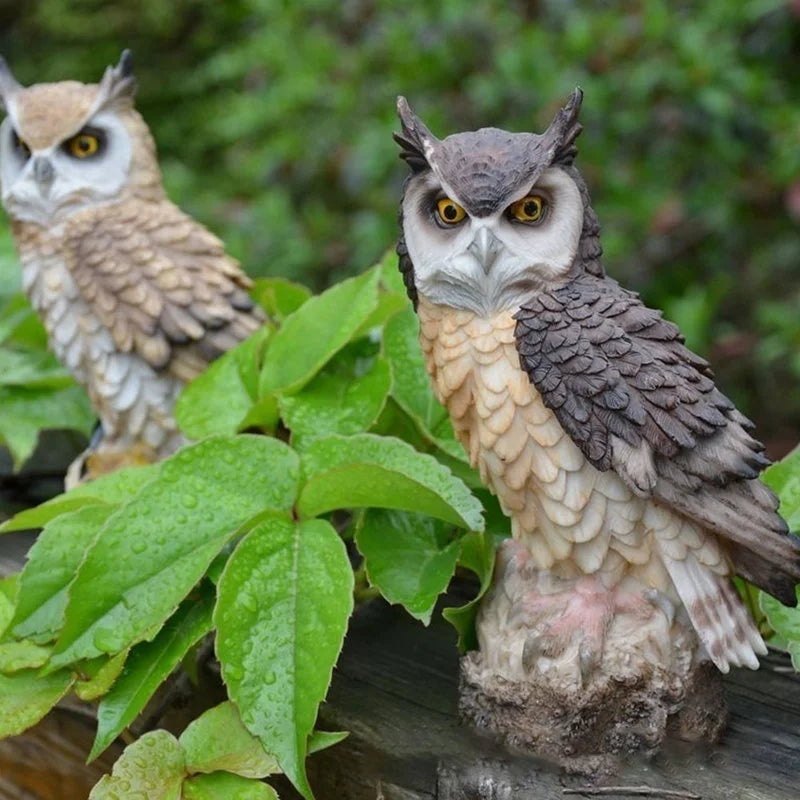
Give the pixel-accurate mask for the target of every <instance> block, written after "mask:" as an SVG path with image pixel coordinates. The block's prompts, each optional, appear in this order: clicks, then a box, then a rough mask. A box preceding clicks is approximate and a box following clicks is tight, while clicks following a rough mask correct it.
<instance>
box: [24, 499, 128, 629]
mask: <svg viewBox="0 0 800 800" xmlns="http://www.w3.org/2000/svg"><path fill="white" fill-rule="evenodd" d="M116 508H117V507H116V506H112V505H105V504H103V505H89V506H85V507H83V508H81V509H78V510H77V511H73V512H71V513H69V514H63V515H62V516H60V517H57V518H56V519H53V520H51V521H50V522H48V523H47V524H46V525H45V527H44V530H43V531H42V533H41V534H40V535H39V538H38V539H37V540H36V542H35V543H34V545H33V547H31V549H30V552H29V553H28V561H27V563H26V564H25V567H24V569H23V570H22V573H21V574H20V579H19V580H20V582H19V594H18V595H17V608H16V611H15V612H14V617H13V619H12V620H11V624H10V625H9V632H10V633H11V635H12V636H14V637H16V638H17V639H22V638H31V639H33V640H34V641H36V642H38V643H40V644H41V643H44V642H50V641H54V640H55V639H56V637H57V636H58V632H59V631H60V630H61V628H62V626H63V624H64V611H65V609H66V607H67V587H68V586H69V584H70V583H71V582H72V579H73V578H74V577H75V573H76V572H77V570H78V567H79V565H80V563H81V561H82V560H83V556H84V554H85V553H86V550H87V548H88V547H89V545H90V544H91V543H92V542H93V541H94V539H95V538H96V536H97V534H98V532H99V531H100V528H101V527H102V526H103V525H104V524H105V521H106V520H107V519H108V518H109V517H110V516H111V514H112V513H113V512H114V511H115V510H116Z"/></svg>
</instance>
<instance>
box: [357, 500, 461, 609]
mask: <svg viewBox="0 0 800 800" xmlns="http://www.w3.org/2000/svg"><path fill="white" fill-rule="evenodd" d="M356 544H357V545H358V549H359V551H360V552H361V554H362V555H363V556H364V563H365V566H366V570H367V577H368V578H369V582H370V584H372V585H373V586H377V587H378V589H380V592H381V594H382V595H383V596H384V597H385V598H386V599H387V600H388V601H389V602H390V603H399V604H400V605H402V606H405V608H406V610H407V611H408V613H409V614H411V616H413V617H415V618H416V619H418V620H421V621H422V622H423V623H424V624H425V625H427V624H428V623H429V622H430V621H431V614H432V613H433V607H434V606H435V605H436V599H437V598H438V597H439V595H440V594H441V593H442V592H444V591H445V590H446V589H447V585H448V584H449V583H450V578H452V577H453V572H454V571H455V568H456V559H457V558H458V553H459V543H458V541H457V540H456V541H452V540H450V538H449V536H448V526H447V525H445V524H444V523H442V522H439V521H438V520H435V519H432V518H431V517H426V516H423V515H421V514H409V513H408V512H403V511H386V510H384V509H368V510H367V511H366V512H365V513H364V515H363V516H362V519H361V521H360V524H359V526H358V528H357V530H356Z"/></svg>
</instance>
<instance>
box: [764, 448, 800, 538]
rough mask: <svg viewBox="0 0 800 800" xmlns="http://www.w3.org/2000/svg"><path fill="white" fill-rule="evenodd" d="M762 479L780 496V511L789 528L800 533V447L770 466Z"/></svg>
mask: <svg viewBox="0 0 800 800" xmlns="http://www.w3.org/2000/svg"><path fill="white" fill-rule="evenodd" d="M761 479H762V480H763V481H764V483H766V484H767V486H769V487H770V488H771V489H772V490H773V491H774V492H775V493H776V494H777V495H778V497H780V499H781V505H780V513H781V516H782V517H783V518H784V519H785V520H786V522H787V524H788V525H789V529H790V530H792V531H794V532H796V533H800V447H796V448H795V449H794V450H792V452H791V453H789V455H788V456H786V457H785V458H784V459H782V460H781V461H779V462H777V463H776V464H773V465H772V466H771V467H768V468H767V469H766V470H765V471H764V474H763V475H762V476H761Z"/></svg>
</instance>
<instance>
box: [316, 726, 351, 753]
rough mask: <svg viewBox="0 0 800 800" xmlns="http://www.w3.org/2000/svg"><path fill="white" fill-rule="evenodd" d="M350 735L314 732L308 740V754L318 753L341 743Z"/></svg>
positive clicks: (345, 733) (342, 732)
mask: <svg viewBox="0 0 800 800" xmlns="http://www.w3.org/2000/svg"><path fill="white" fill-rule="evenodd" d="M349 735H350V734H349V733H348V732H347V731H314V732H313V733H312V734H311V736H309V738H308V752H309V753H319V751H320V750H327V749H328V748H329V747H333V746H334V745H335V744H339V742H343V741H344V740H345V739H346V738H347V737H348V736H349Z"/></svg>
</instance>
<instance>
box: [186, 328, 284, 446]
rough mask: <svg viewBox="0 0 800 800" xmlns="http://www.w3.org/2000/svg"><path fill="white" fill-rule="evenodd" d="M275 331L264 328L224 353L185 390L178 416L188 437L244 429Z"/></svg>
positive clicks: (256, 396) (195, 437)
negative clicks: (262, 363)
mask: <svg viewBox="0 0 800 800" xmlns="http://www.w3.org/2000/svg"><path fill="white" fill-rule="evenodd" d="M271 334H272V329H271V328H269V327H266V326H265V327H263V328H260V329H259V330H258V331H256V332H255V333H254V334H253V335H252V336H250V337H249V338H248V339H247V340H246V341H244V342H242V343H241V344H239V345H237V346H236V347H234V348H233V349H232V350H229V351H228V352H227V353H224V354H223V355H222V356H220V357H219V358H218V359H217V360H216V361H214V362H213V363H212V364H211V365H210V366H209V367H208V369H207V370H206V371H205V372H203V374H202V375H200V376H198V377H197V378H195V379H194V380H193V381H192V382H191V383H190V384H189V385H188V386H187V387H186V388H185V389H184V390H183V391H182V392H181V394H180V397H178V401H177V403H176V404H175V417H176V419H177V420H178V424H179V425H180V426H181V429H182V430H183V432H184V433H185V434H186V435H187V436H191V437H192V438H193V439H201V438H202V437H204V436H211V435H213V434H217V433H219V434H234V433H237V432H238V431H239V430H241V428H242V425H243V423H244V421H245V419H246V418H247V417H248V415H249V414H250V412H251V410H252V408H253V405H254V404H255V402H256V400H257V399H258V374H259V370H260V367H261V359H262V357H263V353H264V348H265V347H266V344H267V342H268V340H269V337H270V336H271Z"/></svg>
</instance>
